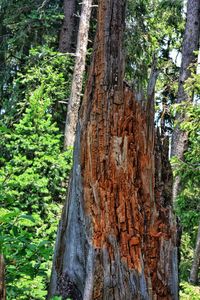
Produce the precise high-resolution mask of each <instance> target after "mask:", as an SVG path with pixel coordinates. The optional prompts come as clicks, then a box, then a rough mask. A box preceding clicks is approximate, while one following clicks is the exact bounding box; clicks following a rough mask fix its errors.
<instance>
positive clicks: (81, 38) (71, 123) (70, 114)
mask: <svg viewBox="0 0 200 300" xmlns="http://www.w3.org/2000/svg"><path fill="white" fill-rule="evenodd" d="M91 10H92V0H83V2H82V11H81V19H80V24H79V32H78V40H77V49H76V60H75V66H74V73H73V80H72V87H71V95H70V99H69V103H68V108H67V117H66V124H65V136H64V147H65V148H67V147H69V146H73V145H74V140H75V133H76V125H77V120H78V110H79V106H80V100H81V91H82V83H83V76H84V71H85V61H86V54H87V44H88V33H89V26H90V15H91Z"/></svg>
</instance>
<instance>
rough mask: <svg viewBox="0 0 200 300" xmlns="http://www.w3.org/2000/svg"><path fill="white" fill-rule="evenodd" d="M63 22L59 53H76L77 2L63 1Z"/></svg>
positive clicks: (75, 0)
mask: <svg viewBox="0 0 200 300" xmlns="http://www.w3.org/2000/svg"><path fill="white" fill-rule="evenodd" d="M63 6H64V21H63V25H62V28H61V32H60V38H59V51H60V52H63V53H66V52H69V53H71V52H72V53H74V52H75V51H76V43H77V32H78V24H79V18H78V16H77V12H78V1H77V0H64V2H63Z"/></svg>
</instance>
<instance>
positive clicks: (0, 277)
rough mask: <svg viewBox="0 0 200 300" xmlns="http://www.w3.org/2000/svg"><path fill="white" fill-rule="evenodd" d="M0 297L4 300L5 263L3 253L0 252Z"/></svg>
mask: <svg viewBox="0 0 200 300" xmlns="http://www.w3.org/2000/svg"><path fill="white" fill-rule="evenodd" d="M0 299H1V300H6V286H5V263H4V257H3V254H0Z"/></svg>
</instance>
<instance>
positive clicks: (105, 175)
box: [49, 0, 178, 300]
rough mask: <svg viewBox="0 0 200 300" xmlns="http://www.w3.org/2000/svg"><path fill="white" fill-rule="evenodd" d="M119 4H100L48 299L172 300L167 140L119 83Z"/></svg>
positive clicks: (109, 0)
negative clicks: (164, 139) (162, 139)
mask: <svg viewBox="0 0 200 300" xmlns="http://www.w3.org/2000/svg"><path fill="white" fill-rule="evenodd" d="M124 14H125V0H118V1H116V0H101V1H99V13H98V29H97V35H96V40H95V46H94V56H93V62H92V66H91V70H90V74H89V78H88V81H87V86H86V90H85V95H84V99H83V103H82V106H81V111H80V116H79V122H78V127H77V134H76V142H75V151H74V167H73V171H72V176H71V182H70V188H69V194H68V198H67V201H66V204H65V207H64V209H63V214H62V219H61V222H60V225H59V230H58V235H57V241H56V249H55V255H54V262H53V270H52V278H51V284H50V290H49V297H50V296H52V295H62V297H63V299H66V298H67V297H71V298H72V299H74V300H75V299H76V300H78V299H84V300H90V299H95V300H97V299H99V300H100V299H105V300H106V299H107V300H131V299H157V300H159V299H165V300H167V299H173V300H176V299H178V288H177V287H178V283H177V278H178V271H177V237H176V222H175V219H174V216H173V213H172V207H171V188H172V176H171V169H170V165H169V162H168V159H167V151H168V149H167V142H166V141H165V142H164V143H165V145H163V144H162V143H161V140H160V138H159V135H156V134H155V131H154V122H153V121H154V119H153V103H151V101H150V99H149V101H148V105H147V109H144V108H142V106H141V104H140V103H139V102H137V101H136V99H135V97H134V95H133V92H132V91H131V90H130V88H129V87H128V86H127V85H126V84H125V83H124V82H123V77H124V57H123V53H122V39H123V31H124Z"/></svg>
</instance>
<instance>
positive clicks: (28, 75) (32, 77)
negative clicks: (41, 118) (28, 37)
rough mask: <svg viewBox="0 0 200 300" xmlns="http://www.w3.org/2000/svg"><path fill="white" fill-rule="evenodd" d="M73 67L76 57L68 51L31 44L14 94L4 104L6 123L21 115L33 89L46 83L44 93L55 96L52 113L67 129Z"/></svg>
mask: <svg viewBox="0 0 200 300" xmlns="http://www.w3.org/2000/svg"><path fill="white" fill-rule="evenodd" d="M72 71H73V59H72V58H71V57H69V56H68V55H65V54H61V53H58V52H56V51H54V50H53V49H50V48H48V47H47V46H39V47H37V48H31V49H30V51H29V55H28V56H27V57H26V64H25V66H23V67H21V71H20V72H19V71H18V72H17V73H16V78H15V79H14V80H13V84H12V94H11V95H10V97H11V98H10V100H9V101H5V102H4V104H3V106H2V108H3V112H4V113H3V118H4V123H5V124H9V125H10V123H11V122H15V120H17V119H19V118H20V117H21V114H22V113H23V112H24V110H25V108H26V107H27V104H28V101H29V98H30V96H31V94H32V93H33V91H35V90H36V89H37V88H38V87H40V86H42V87H43V94H44V97H46V98H49V99H50V100H51V107H49V109H50V110H51V114H52V117H53V119H54V121H56V122H57V123H58V126H59V127H60V129H61V130H62V131H63V130H64V120H65V116H66V110H67V106H66V103H67V101H68V98H69V95H70V86H71V80H72ZM21 99H24V100H23V101H22V100H21ZM63 102H64V103H63Z"/></svg>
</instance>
